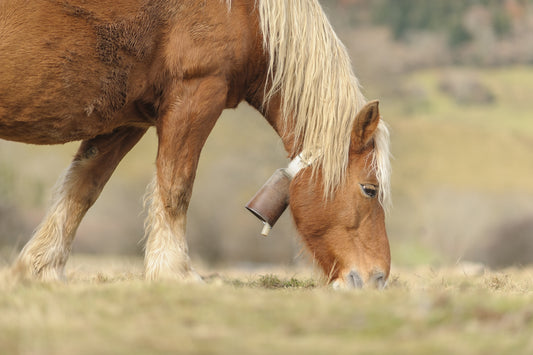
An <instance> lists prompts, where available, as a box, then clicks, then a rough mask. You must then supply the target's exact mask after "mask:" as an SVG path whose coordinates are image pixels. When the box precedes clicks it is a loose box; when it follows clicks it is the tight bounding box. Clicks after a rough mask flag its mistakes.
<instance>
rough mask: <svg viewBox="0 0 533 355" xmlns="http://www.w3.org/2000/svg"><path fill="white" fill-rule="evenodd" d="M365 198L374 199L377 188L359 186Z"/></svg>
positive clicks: (373, 186) (364, 185) (365, 185)
mask: <svg viewBox="0 0 533 355" xmlns="http://www.w3.org/2000/svg"><path fill="white" fill-rule="evenodd" d="M359 186H361V190H362V191H363V193H364V194H365V196H366V197H369V198H375V197H376V196H377V195H378V187H377V186H376V185H371V184H359Z"/></svg>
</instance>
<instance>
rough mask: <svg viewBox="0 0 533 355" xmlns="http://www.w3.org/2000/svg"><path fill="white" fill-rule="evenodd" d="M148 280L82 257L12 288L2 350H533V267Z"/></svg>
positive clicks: (116, 261)
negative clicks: (385, 278) (334, 278)
mask: <svg viewBox="0 0 533 355" xmlns="http://www.w3.org/2000/svg"><path fill="white" fill-rule="evenodd" d="M203 274H204V275H206V276H208V277H207V283H206V284H201V285H200V284H180V283H147V282H145V281H143V280H142V278H141V260H140V259H124V258H95V257H79V256H74V258H73V259H72V260H71V262H70V263H69V266H68V276H69V282H68V283H66V284H39V283H35V284H12V283H10V282H8V281H7V278H6V271H5V269H4V270H3V274H2V275H3V277H2V281H1V282H0V314H1V316H0V349H1V350H2V351H1V352H2V354H332V353H334V354H369V353H380V354H450V353H453V354H531V353H532V351H533V339H532V338H531V334H532V332H533V292H532V291H533V269H531V268H529V269H527V268H526V269H507V270H503V271H499V272H490V271H488V270H484V269H483V268H482V267H480V266H477V265H474V266H472V265H456V266H455V267H453V268H443V269H432V268H429V267H417V268H412V269H394V270H393V272H392V275H391V279H390V282H389V286H388V288H387V289H386V290H383V291H376V290H363V291H356V292H339V291H334V290H331V289H329V288H328V287H325V286H323V285H322V283H321V282H320V281H319V278H317V277H316V275H315V274H314V273H313V272H312V271H309V270H305V269H300V270H290V269H287V270H256V271H253V272H252V271H242V270H218V271H217V272H216V273H211V272H210V271H209V270H203Z"/></svg>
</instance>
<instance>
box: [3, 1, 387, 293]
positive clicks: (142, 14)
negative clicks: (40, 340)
mask: <svg viewBox="0 0 533 355" xmlns="http://www.w3.org/2000/svg"><path fill="white" fill-rule="evenodd" d="M242 101H247V102H248V103H249V104H250V105H252V106H253V107H255V108H256V109H257V110H259V111H260V112H261V113H262V114H263V116H264V117H265V118H266V120H267V121H268V122H269V124H270V125H271V126H272V127H273V129H274V130H275V131H276V132H277V133H278V134H279V136H280V138H281V140H282V141H283V144H284V146H285V148H286V150H287V152H288V156H289V158H294V157H296V156H298V155H299V156H302V157H312V159H311V158H308V163H309V164H310V165H309V166H307V165H305V166H303V167H302V169H301V170H299V171H298V172H297V174H296V176H295V177H294V179H292V181H291V185H290V206H291V210H292V214H293V217H294V221H295V224H296V227H297V229H298V231H299V233H300V234H301V235H302V237H303V239H304V241H305V243H306V245H307V247H308V249H309V251H310V253H311V254H312V255H313V256H314V258H315V259H316V261H317V263H318V264H319V265H320V266H321V267H322V268H323V270H324V272H325V274H326V275H327V277H328V279H329V281H330V282H331V283H332V284H333V285H336V286H339V287H362V286H363V285H364V284H371V285H377V286H379V287H382V286H383V285H384V284H385V282H386V280H387V277H388V275H389V269H390V252H389V244H388V239H387V235H386V231H385V224H384V210H386V207H387V205H388V203H389V200H390V197H389V175H390V174H389V151H388V131H387V128H386V126H385V124H384V123H382V121H381V118H380V115H379V110H378V104H377V102H371V103H368V104H366V103H365V99H364V97H363V95H362V94H361V92H360V89H359V84H358V82H357V79H356V78H355V76H354V75H353V72H352V69H351V64H350V60H349V58H348V55H347V53H346V50H345V48H344V47H343V45H342V44H341V43H340V41H339V39H338V38H337V36H336V35H335V33H334V32H333V30H332V28H331V26H330V24H329V22H328V20H327V19H326V17H325V15H324V13H323V11H322V9H321V7H320V5H319V4H318V1H317V0H210V1H206V0H165V1H162V0H114V1H104V0H2V1H1V2H0V138H3V139H8V140H13V141H19V142H24V143H35V144H58V143H64V142H68V141H74V140H82V141H83V142H82V143H81V146H80V148H79V150H78V152H77V154H76V156H75V157H74V160H73V162H72V164H71V165H70V167H69V168H68V169H67V171H66V173H65V174H64V175H63V177H62V178H61V179H60V180H59V182H58V184H57V187H56V191H55V194H54V198H53V203H52V206H51V208H50V210H49V212H48V214H47V216H46V217H45V218H44V220H43V222H42V224H41V225H40V226H39V227H38V228H37V230H36V231H35V234H34V235H33V237H32V239H31V240H30V241H29V242H28V244H27V245H26V246H25V247H24V249H23V250H22V251H21V253H20V255H19V257H18V259H17V260H16V262H15V264H14V266H13V270H14V271H15V272H16V273H17V274H18V275H20V276H21V277H28V278H35V279H41V280H57V279H62V278H63V277H64V266H65V263H66V261H67V258H68V255H69V252H70V249H71V245H72V241H73V238H74V235H75V232H76V229H77V227H78V225H79V223H80V221H81V219H82V218H83V216H84V215H85V213H86V212H87V210H88V209H89V207H90V206H91V205H92V204H93V203H94V202H95V200H96V198H97V197H98V196H99V194H100V192H101V190H102V188H103V186H104V184H105V183H106V182H107V180H108V179H109V177H110V176H111V174H112V173H113V171H114V169H115V167H116V166H117V164H118V163H119V162H120V160H121V159H122V158H123V156H124V155H125V154H126V153H127V152H128V151H129V150H130V149H131V148H132V147H133V146H134V145H135V144H136V143H137V142H138V140H139V139H140V138H141V137H142V136H143V134H144V133H145V132H146V130H147V129H148V128H149V127H150V126H155V127H156V130H157V135H158V139H159V147H158V153H157V174H156V177H155V178H154V181H153V183H152V184H151V187H150V192H149V198H148V201H149V217H148V223H147V226H148V227H147V241H146V247H145V248H146V255H145V276H146V278H147V279H161V278H177V279H190V278H192V279H198V278H199V276H198V275H197V274H196V273H195V272H194V270H193V268H192V267H191V265H190V259H189V257H188V252H187V244H186V241H185V222H186V212H187V208H188V205H189V200H190V197H191V190H192V185H193V181H194V178H195V172H196V167H197V164H198V159H199V156H200V151H201V149H202V147H203V145H204V143H205V141H206V139H207V136H208V135H209V133H210V132H211V129H212V128H213V126H214V125H215V123H216V121H217V119H218V117H219V116H220V114H221V112H222V111H223V110H224V109H226V108H234V107H236V106H237V105H238V104H239V103H240V102H242Z"/></svg>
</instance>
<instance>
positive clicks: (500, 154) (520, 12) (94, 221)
mask: <svg viewBox="0 0 533 355" xmlns="http://www.w3.org/2000/svg"><path fill="white" fill-rule="evenodd" d="M322 3H323V4H324V7H325V9H326V11H327V12H328V14H329V16H330V19H331V20H332V22H333V24H334V27H335V28H336V30H337V32H338V34H339V36H340V38H341V39H342V40H343V42H344V43H345V44H346V46H347V48H348V50H349V52H350V54H351V57H352V61H353V65H354V68H355V71H356V74H357V75H358V77H359V79H360V81H361V83H362V85H363V87H364V91H365V94H366V96H367V97H368V98H369V99H374V98H378V99H380V100H381V110H382V115H383V116H384V118H385V120H386V121H387V122H388V123H389V124H390V126H391V131H392V152H393V155H394V157H395V159H394V161H393V169H394V173H393V198H394V206H395V207H394V209H393V210H392V213H391V215H390V216H389V218H388V221H387V223H388V232H389V237H390V240H391V244H392V254H393V260H394V262H395V263H397V264H402V265H412V264H419V263H453V262H455V261H457V260H474V261H481V262H484V263H487V264H489V265H490V266H493V267H500V266H505V265H509V264H518V265H521V264H526V263H531V262H532V261H533V183H532V182H531V181H532V179H533V164H532V163H531V152H532V151H533V120H532V119H531V117H533V103H532V100H531V93H532V92H533V66H532V64H533V1H532V0H527V1H526V0H522V1H520V0H505V1H491V0H472V1H459V0H448V1H439V2H437V1H431V0H402V1H398V0H372V1H371V0H336V1H333V0H329V1H323V2H322ZM154 136H155V134H154V132H153V130H152V131H150V132H149V133H148V134H147V136H146V137H145V138H143V140H142V141H141V142H140V143H139V145H138V146H137V147H135V148H134V150H133V151H132V152H131V153H130V154H129V155H128V156H127V157H126V158H125V160H124V161H123V162H122V163H121V165H120V166H119V168H118V169H117V171H116V173H115V175H114V176H113V177H112V179H111V181H110V182H109V184H108V186H106V188H105V189H104V191H103V193H102V196H101V197H100V199H99V200H98V201H97V203H96V205H95V206H94V207H93V209H91V210H90V211H89V213H88V215H87V217H86V218H85V220H84V221H83V222H82V225H81V226H80V229H79V233H78V237H77V239H76V241H75V244H74V251H75V252H98V253H125V254H130V253H140V252H141V250H142V244H141V243H139V241H140V240H141V238H142V235H143V227H142V226H143V219H144V214H143V212H142V195H143V193H144V188H145V186H146V185H147V184H148V182H149V181H150V179H151V177H152V174H153V171H154V159H155V151H156V145H157V142H156V139H155V137H154ZM76 149H77V144H75V143H73V144H67V145H65V146H56V147H35V146H29V145H22V144H16V143H11V142H5V141H0V247H1V246H3V247H5V248H7V249H9V250H12V249H13V246H16V247H17V248H19V247H21V246H22V245H23V244H24V243H25V241H26V240H27V239H28V238H29V236H30V234H31V231H32V229H33V228H35V226H36V225H37V223H38V222H39V220H40V219H41V218H42V216H43V215H44V213H45V210H46V206H47V202H48V199H49V196H50V191H51V188H52V186H53V184H54V181H55V179H56V178H57V177H58V176H59V174H60V172H61V171H62V170H63V169H65V168H66V167H67V166H68V164H69V162H70V159H71V157H72V155H73V154H74V153H75V151H76ZM285 156H286V154H285V152H284V151H283V148H282V146H281V143H280V142H279V140H278V138H277V137H276V136H275V134H274V132H273V131H272V129H271V128H270V127H269V126H268V125H267V124H266V122H265V121H264V120H263V119H262V118H261V117H260V116H259V115H258V114H257V113H256V112H255V111H254V110H253V109H251V108H250V107H248V106H247V105H245V104H243V105H241V106H240V107H239V108H238V109H237V110H230V111H226V112H225V113H224V114H223V116H222V118H221V119H220V120H219V122H218V124H217V126H216V127H215V129H214V131H213V133H212V135H211V136H210V137H209V139H208V142H207V144H206V146H205V149H204V151H203V153H202V158H201V161H200V166H199V170H198V175H197V180H196V184H195V188H194V192H193V197H192V202H191V207H190V210H189V221H188V241H189V245H190V249H191V253H192V254H193V256H194V258H196V259H197V260H198V259H201V260H203V261H205V262H207V263H213V264H232V265H236V264H247V263H283V264H294V263H299V262H301V261H302V260H303V261H305V260H306V258H305V257H299V255H300V250H301V245H300V243H299V241H298V237H297V235H296V232H295V231H294V228H293V226H292V222H291V219H290V216H289V215H288V213H287V214H286V215H285V216H283V217H282V219H281V220H280V221H279V222H278V224H277V225H276V226H275V228H274V230H273V231H272V235H271V237H269V238H262V237H260V236H259V232H260V228H261V224H260V222H259V221H258V220H256V219H255V217H253V216H252V215H251V214H249V213H248V212H247V211H245V210H244V207H243V206H244V204H245V203H246V202H247V201H248V199H249V198H250V197H251V196H253V194H254V193H255V191H256V190H257V189H258V188H259V187H261V185H262V184H263V183H264V182H265V181H266V179H267V178H268V177H269V176H270V175H271V174H272V173H273V172H274V171H275V169H277V168H279V167H283V166H285V165H286V163H287V161H286V159H285ZM304 255H305V254H304Z"/></svg>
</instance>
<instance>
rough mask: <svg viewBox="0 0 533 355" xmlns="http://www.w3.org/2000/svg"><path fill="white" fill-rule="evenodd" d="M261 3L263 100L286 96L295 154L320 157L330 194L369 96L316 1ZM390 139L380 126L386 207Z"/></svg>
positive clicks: (378, 164) (378, 165)
mask: <svg viewBox="0 0 533 355" xmlns="http://www.w3.org/2000/svg"><path fill="white" fill-rule="evenodd" d="M256 6H257V8H258V11H259V16H260V23H261V30H262V34H263V45H264V48H265V52H266V53H268V55H269V59H268V60H269V62H268V63H269V65H268V72H267V79H268V85H267V89H266V92H265V95H264V102H263V105H265V106H266V105H268V102H269V100H270V99H272V98H273V97H274V95H279V96H280V97H281V101H282V104H281V111H282V116H283V121H284V123H285V126H284V127H285V129H287V127H291V128H293V130H294V131H293V134H294V136H295V140H294V141H295V145H294V146H293V148H292V149H293V151H292V152H291V153H292V155H296V154H297V153H298V152H300V151H301V152H305V153H306V154H311V155H313V156H315V157H316V159H315V163H314V164H313V165H312V167H313V173H314V175H315V176H316V174H317V173H318V171H320V172H321V174H322V176H321V178H322V179H321V180H322V183H323V185H324V194H325V196H324V197H325V198H329V197H331V196H332V195H333V194H334V192H335V190H336V188H337V187H338V186H339V184H341V183H342V182H343V179H344V177H345V175H346V169H347V165H348V161H349V160H348V156H349V151H350V135H351V130H352V127H353V121H354V119H355V117H356V115H357V112H359V110H360V109H361V108H362V107H363V106H364V104H365V103H366V99H365V98H364V96H363V94H362V93H361V89H360V86H359V82H358V80H357V78H356V77H355V75H354V73H353V70H352V66H351V61H350V58H349V56H348V53H347V50H346V48H345V47H344V45H343V44H342V43H341V41H340V40H339V38H338V37H337V35H336V34H335V32H334V31H333V28H332V27H331V24H330V23H329V21H328V19H327V18H326V15H325V13H324V11H323V10H322V7H321V6H320V4H319V3H318V1H317V0H291V1H287V0H258V1H257V2H256ZM387 140H388V130H387V129H386V126H385V125H384V124H383V125H380V128H379V129H378V131H377V133H376V143H377V144H376V151H375V154H374V155H375V159H374V168H375V169H376V174H377V176H378V178H379V180H380V184H381V185H382V186H383V188H382V189H381V190H382V191H383V192H382V196H381V201H382V203H383V204H384V207H385V206H386V205H387V204H388V203H389V202H388V201H389V198H388V196H389V193H388V192H387V191H388V186H390V183H389V182H388V178H389V176H390V174H389V170H390V168H389V167H388V166H389V164H388V163H387V161H388V158H389V154H388V141H387Z"/></svg>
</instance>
